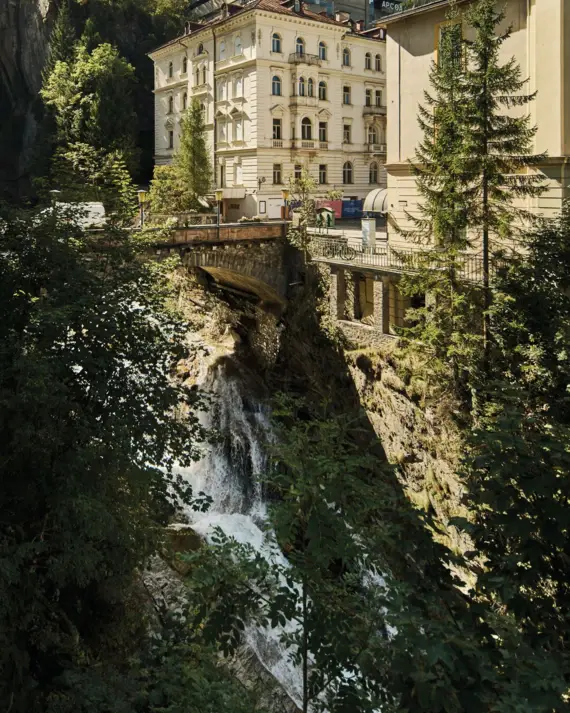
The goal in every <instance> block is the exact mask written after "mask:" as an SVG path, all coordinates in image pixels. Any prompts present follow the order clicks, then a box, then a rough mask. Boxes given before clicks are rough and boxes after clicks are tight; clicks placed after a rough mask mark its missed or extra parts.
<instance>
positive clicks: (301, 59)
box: [289, 52, 322, 67]
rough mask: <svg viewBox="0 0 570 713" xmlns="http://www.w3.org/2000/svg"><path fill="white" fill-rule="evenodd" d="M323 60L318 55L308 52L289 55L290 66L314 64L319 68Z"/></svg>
mask: <svg viewBox="0 0 570 713" xmlns="http://www.w3.org/2000/svg"><path fill="white" fill-rule="evenodd" d="M321 62H322V60H321V58H320V57H319V55H318V54H307V52H291V54H290V55H289V64H314V65H316V66H317V67H320V66H321Z"/></svg>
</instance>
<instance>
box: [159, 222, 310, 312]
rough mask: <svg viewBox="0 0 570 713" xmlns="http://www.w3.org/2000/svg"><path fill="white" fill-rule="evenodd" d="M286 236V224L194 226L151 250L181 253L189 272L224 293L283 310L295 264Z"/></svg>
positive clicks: (173, 232) (177, 231)
mask: <svg viewBox="0 0 570 713" xmlns="http://www.w3.org/2000/svg"><path fill="white" fill-rule="evenodd" d="M286 231H287V223H286V222H284V221H283V222H282V221H279V222H276V221H272V222H267V223H222V224H221V225H219V226H217V225H194V226H189V227H188V228H175V229H173V230H171V231H170V232H169V233H168V235H167V237H166V238H165V239H164V240H161V241H160V242H157V243H156V244H155V248H156V249H157V253H158V254H159V255H168V254H171V253H172V252H177V253H179V254H180V255H181V257H182V262H183V264H184V265H186V266H187V267H188V269H191V270H200V271H201V272H203V273H205V275H206V276H207V278H208V279H209V280H211V281H213V282H214V283H215V284H216V285H218V286H220V287H222V288H224V289H229V290H231V291H234V292H235V291H237V292H239V293H241V294H244V295H246V296H251V297H254V298H257V299H258V300H259V301H261V302H263V303H265V304H271V305H276V306H277V305H278V306H281V307H282V306H284V305H285V302H286V300H287V291H288V285H289V284H290V282H291V281H292V280H293V278H294V275H293V272H294V266H295V263H296V260H295V259H294V257H293V249H292V248H291V247H290V246H289V245H288V243H287V239H286Z"/></svg>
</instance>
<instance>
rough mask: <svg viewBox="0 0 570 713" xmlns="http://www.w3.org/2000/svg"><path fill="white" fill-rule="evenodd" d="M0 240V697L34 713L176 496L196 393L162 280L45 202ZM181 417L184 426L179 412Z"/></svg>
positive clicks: (194, 426) (141, 556)
mask: <svg viewBox="0 0 570 713" xmlns="http://www.w3.org/2000/svg"><path fill="white" fill-rule="evenodd" d="M1 225H2V228H1V230H0V242H1V250H0V273H1V279H0V285H1V287H0V291H1V295H2V307H1V311H2V315H1V317H2V319H1V327H0V332H1V343H2V349H1V350H0V413H1V417H0V439H1V441H2V444H3V451H2V453H3V457H2V459H1V462H0V481H1V482H2V487H1V488H0V507H1V509H2V513H3V514H2V518H1V521H0V602H1V604H0V700H2V701H3V702H5V703H6V705H7V707H8V708H10V710H11V711H12V713H23V712H24V711H25V712H26V713H35V712H36V711H43V710H45V706H46V696H52V697H53V695H55V691H56V690H57V686H58V684H57V681H58V680H59V679H60V677H61V676H63V675H64V673H65V671H68V670H73V669H76V668H78V667H79V668H80V667H82V666H84V665H89V664H90V663H91V662H93V661H94V660H95V659H96V657H97V651H98V649H99V646H100V643H99V642H100V638H99V637H100V636H101V633H100V632H101V631H104V630H105V627H106V626H107V625H110V613H111V612H112V611H114V609H115V608H116V606H117V602H120V601H121V599H122V598H123V597H124V595H125V592H126V591H127V590H128V589H129V588H130V587H131V585H132V579H133V575H134V572H135V569H136V568H137V567H139V566H141V565H142V564H143V562H144V561H145V560H146V558H147V557H148V555H149V554H150V553H152V552H154V551H155V550H156V547H157V541H158V539H159V538H160V526H161V525H162V524H164V523H165V522H166V521H167V519H168V517H169V516H170V515H171V514H172V512H173V509H174V507H175V505H176V502H177V501H179V499H180V498H182V499H183V500H185V501H188V502H190V501H191V498H192V494H191V492H190V491H189V489H188V487H187V485H186V484H185V483H184V482H183V481H182V480H181V479H180V478H179V477H178V476H177V475H176V474H175V473H174V472H173V470H172V466H173V463H174V461H175V460H179V461H180V462H182V463H189V462H191V460H192V458H193V457H194V456H195V453H196V449H195V445H196V443H197V441H198V440H200V439H201V438H202V429H201V427H200V426H199V425H198V423H197V421H196V420H195V418H194V417H193V416H192V413H193V408H194V405H196V404H198V403H199V402H200V400H199V395H198V394H196V393H193V392H192V391H190V390H188V389H186V388H185V387H183V386H181V385H180V384H179V383H177V382H176V381H174V380H172V379H171V377H170V375H171V372H172V370H173V368H174V366H175V364H176V363H177V360H178V359H179V358H180V357H182V356H183V355H184V354H185V348H184V346H183V344H184V338H185V327H184V325H183V324H182V323H181V322H180V321H179V320H178V318H177V317H176V315H175V314H173V313H170V312H169V311H167V310H166V308H165V300H166V299H167V297H168V296H169V292H168V289H167V283H166V281H165V276H164V274H163V272H164V269H165V267H163V266H159V265H154V264H151V263H149V262H147V261H146V260H144V259H142V258H143V255H142V254H141V251H140V249H139V247H138V245H137V243H136V242H135V239H134V237H133V236H132V235H131V234H130V233H128V232H124V231H122V230H120V229H119V227H118V226H116V225H115V226H113V227H112V229H111V228H110V229H109V230H108V231H107V232H106V233H105V234H104V235H100V234H92V233H86V232H84V231H83V230H82V229H81V228H80V227H79V225H78V223H77V216H76V214H75V212H74V211H73V210H72V209H67V208H66V207H65V206H61V205H59V204H58V205H57V206H55V207H54V208H52V209H47V210H46V209H44V210H42V211H39V212H35V213H31V214H17V215H11V216H3V217H2V222H1ZM184 405H186V406H187V407H188V409H189V415H188V418H187V419H179V418H177V417H176V414H177V413H179V412H180V407H181V406H184Z"/></svg>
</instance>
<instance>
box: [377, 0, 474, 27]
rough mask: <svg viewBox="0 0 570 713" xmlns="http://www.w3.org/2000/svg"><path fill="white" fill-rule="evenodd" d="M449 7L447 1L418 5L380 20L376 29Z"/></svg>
mask: <svg viewBox="0 0 570 713" xmlns="http://www.w3.org/2000/svg"><path fill="white" fill-rule="evenodd" d="M466 2H471V0H457V4H458V5H462V4H463V3H466ZM444 7H449V0H431V2H430V1H428V2H427V3H426V4H425V5H419V6H418V7H412V8H410V9H409V10H404V11H403V12H395V13H394V14H393V15H389V16H388V17H384V18H382V20H379V21H378V22H377V23H376V26H377V27H387V26H388V25H395V24H396V23H397V22H402V21H403V20H407V19H408V18H409V17H416V16H417V15H425V14H426V13H428V12H433V11H434V10H441V8H444Z"/></svg>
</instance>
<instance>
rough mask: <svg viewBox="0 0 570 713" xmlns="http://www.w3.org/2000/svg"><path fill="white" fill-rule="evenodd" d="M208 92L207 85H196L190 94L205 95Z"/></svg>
mask: <svg viewBox="0 0 570 713" xmlns="http://www.w3.org/2000/svg"><path fill="white" fill-rule="evenodd" d="M207 91H208V84H198V85H194V86H193V87H192V94H194V95H197V94H206V92H207Z"/></svg>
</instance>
